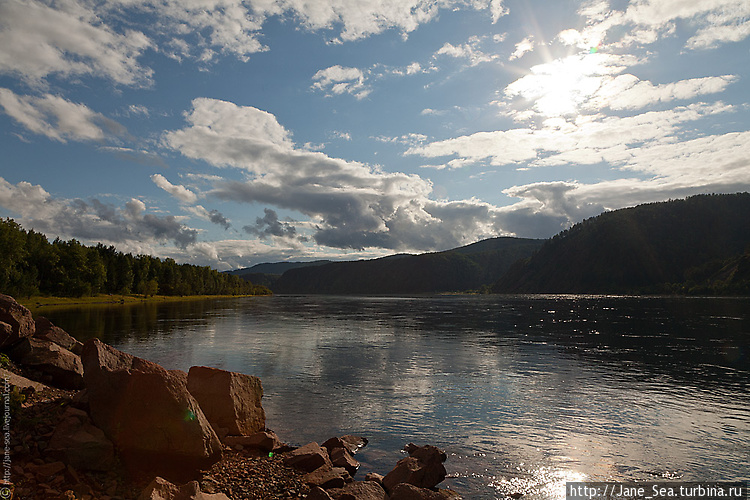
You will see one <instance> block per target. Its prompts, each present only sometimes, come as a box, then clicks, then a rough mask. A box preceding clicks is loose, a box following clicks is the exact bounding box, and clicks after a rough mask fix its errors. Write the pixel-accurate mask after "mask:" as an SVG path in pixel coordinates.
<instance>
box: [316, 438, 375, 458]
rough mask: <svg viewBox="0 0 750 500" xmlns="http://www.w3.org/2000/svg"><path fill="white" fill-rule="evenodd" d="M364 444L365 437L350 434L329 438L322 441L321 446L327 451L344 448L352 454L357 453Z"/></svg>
mask: <svg viewBox="0 0 750 500" xmlns="http://www.w3.org/2000/svg"><path fill="white" fill-rule="evenodd" d="M365 446H367V438H364V437H361V436H353V435H351V434H349V435H346V436H341V437H332V438H331V439H329V440H328V441H326V442H325V443H323V448H326V449H327V450H328V451H329V453H330V451H331V450H333V449H335V448H344V449H345V450H347V451H348V452H349V453H351V454H352V455H354V454H355V453H357V451H359V449H360V448H364V447H365Z"/></svg>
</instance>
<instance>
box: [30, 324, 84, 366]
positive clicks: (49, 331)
mask: <svg viewBox="0 0 750 500" xmlns="http://www.w3.org/2000/svg"><path fill="white" fill-rule="evenodd" d="M34 324H35V325H36V331H35V333H34V337H36V338H38V339H42V340H49V341H50V342H54V343H55V344H57V345H59V346H60V347H64V348H65V349H67V350H69V351H70V352H72V353H73V354H77V355H79V356H80V355H81V352H82V351H83V344H82V343H81V342H79V341H78V340H76V339H74V338H73V337H72V336H71V335H70V334H68V332H66V331H65V330H63V329H62V328H60V327H59V326H55V325H53V324H52V322H51V321H50V320H48V319H47V318H45V317H44V316H39V317H38V318H37V319H36V321H35V322H34Z"/></svg>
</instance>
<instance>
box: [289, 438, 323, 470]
mask: <svg viewBox="0 0 750 500" xmlns="http://www.w3.org/2000/svg"><path fill="white" fill-rule="evenodd" d="M284 463H285V464H286V465H288V466H289V467H294V468H295V469H299V470H301V471H305V472H312V471H314V470H315V469H317V468H318V467H322V466H323V464H326V463H327V464H329V465H330V464H331V460H330V459H329V458H328V452H327V451H326V449H325V448H321V447H320V445H319V444H318V443H316V442H312V443H308V444H306V445H305V446H302V447H300V448H297V449H296V450H292V451H290V452H287V453H285V454H284Z"/></svg>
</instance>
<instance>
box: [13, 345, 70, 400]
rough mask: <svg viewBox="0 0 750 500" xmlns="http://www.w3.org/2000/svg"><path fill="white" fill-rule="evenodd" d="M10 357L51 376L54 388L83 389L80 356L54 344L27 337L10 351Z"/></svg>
mask: <svg viewBox="0 0 750 500" xmlns="http://www.w3.org/2000/svg"><path fill="white" fill-rule="evenodd" d="M10 356H11V357H12V358H13V359H14V360H15V361H17V362H18V363H21V364H22V365H25V366H27V367H30V368H34V369H36V370H39V371H40V372H42V373H44V374H46V375H49V376H50V377H51V383H52V385H54V386H57V387H61V388H63V389H80V388H81V387H83V364H82V363H81V358H80V356H77V355H75V354H73V353H72V352H70V351H69V350H67V349H65V348H63V347H60V346H59V345H57V344H55V343H54V342H50V341H49V340H42V339H38V338H36V337H26V338H24V339H22V340H21V341H20V342H19V343H17V344H16V345H15V346H14V347H13V348H12V349H11V350H10Z"/></svg>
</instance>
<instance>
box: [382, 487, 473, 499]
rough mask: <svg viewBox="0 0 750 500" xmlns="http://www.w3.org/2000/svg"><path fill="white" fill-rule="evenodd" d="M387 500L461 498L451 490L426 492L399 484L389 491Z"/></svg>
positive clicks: (422, 489)
mask: <svg viewBox="0 0 750 500" xmlns="http://www.w3.org/2000/svg"><path fill="white" fill-rule="evenodd" d="M388 498H389V500H451V499H452V500H460V499H461V496H460V495H459V494H458V493H456V492H455V491H452V490H428V489H427V488H419V487H417V486H414V485H413V484H408V483H400V484H397V485H396V486H395V487H394V488H393V490H392V491H391V494H390V496H389V497H388Z"/></svg>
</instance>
